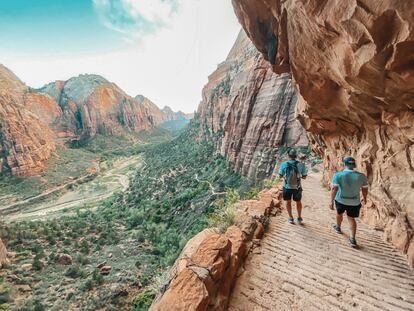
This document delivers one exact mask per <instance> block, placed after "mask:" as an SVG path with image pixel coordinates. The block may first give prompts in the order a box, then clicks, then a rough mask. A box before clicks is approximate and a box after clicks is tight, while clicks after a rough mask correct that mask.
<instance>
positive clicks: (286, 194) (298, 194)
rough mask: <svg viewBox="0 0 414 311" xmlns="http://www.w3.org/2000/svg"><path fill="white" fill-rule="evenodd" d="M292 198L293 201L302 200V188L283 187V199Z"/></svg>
mask: <svg viewBox="0 0 414 311" xmlns="http://www.w3.org/2000/svg"><path fill="white" fill-rule="evenodd" d="M292 199H293V201H295V202H298V201H301V200H302V188H299V189H286V188H285V187H283V200H285V201H290V200H292Z"/></svg>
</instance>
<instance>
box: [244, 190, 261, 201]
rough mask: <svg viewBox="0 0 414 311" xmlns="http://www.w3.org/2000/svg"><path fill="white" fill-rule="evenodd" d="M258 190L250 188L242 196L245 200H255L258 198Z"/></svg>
mask: <svg viewBox="0 0 414 311" xmlns="http://www.w3.org/2000/svg"><path fill="white" fill-rule="evenodd" d="M259 192H260V189H259V188H252V189H250V191H249V192H247V193H246V194H245V195H244V199H245V200H256V199H257V198H258V197H259Z"/></svg>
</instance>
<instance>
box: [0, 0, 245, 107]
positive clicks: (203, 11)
mask: <svg viewBox="0 0 414 311" xmlns="http://www.w3.org/2000/svg"><path fill="white" fill-rule="evenodd" d="M239 29H240V26H239V24H238V22H237V19H236V18H235V16H234V12H233V9H232V7H231V1H230V0H0V42H1V44H0V63H2V64H3V65H5V66H6V67H8V68H10V69H11V70H12V71H14V72H15V73H16V74H17V76H19V77H20V78H21V79H22V81H23V82H25V83H26V84H27V85H29V86H32V87H40V86H42V85H44V84H46V83H48V82H50V81H54V80H66V79H68V78H70V77H72V76H76V75H79V74H83V73H94V74H100V75H103V76H104V77H105V78H107V79H108V80H110V81H112V82H115V83H116V84H118V85H119V86H120V87H121V88H123V89H124V90H125V91H126V92H127V93H128V94H130V95H132V96H135V95H137V94H143V95H145V96H147V97H149V98H150V99H152V100H153V101H154V102H155V103H156V104H157V105H159V106H164V105H169V106H171V107H172V108H174V109H175V110H178V109H181V110H184V111H193V110H194V109H195V108H196V107H197V105H198V103H199V101H200V100H201V90H202V87H203V85H204V84H205V83H206V82H207V77H208V75H209V74H210V73H212V72H213V71H214V69H215V68H216V65H217V64H218V63H220V62H221V61H223V60H224V59H225V57H226V55H227V53H228V51H229V50H230V48H231V46H232V44H233V43H234V40H235V38H236V36H237V33H238V31H239Z"/></svg>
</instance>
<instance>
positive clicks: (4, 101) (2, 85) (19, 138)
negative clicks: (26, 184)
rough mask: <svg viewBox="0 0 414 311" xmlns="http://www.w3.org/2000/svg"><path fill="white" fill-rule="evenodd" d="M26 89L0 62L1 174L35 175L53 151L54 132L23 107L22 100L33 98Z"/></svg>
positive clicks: (43, 166) (23, 102)
mask: <svg viewBox="0 0 414 311" xmlns="http://www.w3.org/2000/svg"><path fill="white" fill-rule="evenodd" d="M28 92H29V90H28V88H27V87H26V86H25V85H24V84H23V83H22V82H21V81H20V80H19V79H18V78H17V77H16V76H15V75H14V74H13V73H12V72H11V71H9V70H8V69H7V68H5V67H4V66H2V65H0V173H1V172H3V171H11V173H12V174H13V175H16V176H23V175H33V174H37V173H39V172H40V171H42V170H43V169H44V168H45V165H46V161H47V160H48V159H49V158H50V157H51V156H52V155H53V153H54V151H55V142H54V133H53V132H52V131H51V130H50V129H49V127H48V126H47V125H46V124H45V123H43V122H42V121H41V120H39V118H38V117H37V116H35V115H34V114H33V113H32V111H31V110H29V109H27V107H26V106H25V99H27V98H30V100H31V99H33V98H32V96H31V95H30V94H28ZM30 100H29V102H30ZM30 105H31V104H30ZM31 108H33V107H32V106H31ZM44 117H45V118H46V116H44Z"/></svg>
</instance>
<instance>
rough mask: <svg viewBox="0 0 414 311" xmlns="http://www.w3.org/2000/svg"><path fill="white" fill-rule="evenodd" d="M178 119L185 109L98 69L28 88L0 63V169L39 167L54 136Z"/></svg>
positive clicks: (129, 129) (119, 130) (120, 131)
mask: <svg viewBox="0 0 414 311" xmlns="http://www.w3.org/2000/svg"><path fill="white" fill-rule="evenodd" d="M183 119H187V115H186V114H183V113H181V112H178V113H176V112H173V111H172V110H171V109H170V108H168V109H166V108H164V109H162V110H161V109H159V108H158V107H157V106H156V105H155V104H154V103H153V102H151V101H150V100H149V99H147V98H146V97H144V96H142V95H139V96H137V97H136V98H133V97H131V96H129V95H128V94H126V93H125V92H124V91H123V90H122V89H120V88H119V87H118V86H117V85H116V84H114V83H111V82H109V81H108V80H106V79H105V78H103V77H101V76H98V75H92V74H84V75H80V76H78V77H73V78H71V79H69V80H67V81H55V82H52V83H49V84H47V85H45V86H44V87H42V88H39V89H31V88H28V87H27V86H26V85H25V84H24V83H23V82H21V81H20V80H19V78H18V77H16V76H15V75H14V74H13V73H12V72H11V71H10V70H9V69H7V68H6V67H4V66H2V65H0V125H1V126H0V147H1V148H0V172H4V171H10V172H11V173H12V174H13V175H33V174H37V173H39V172H40V171H42V170H43V169H44V168H45V165H46V164H45V163H46V161H47V160H48V159H49V158H50V157H51V156H52V155H53V154H54V151H55V148H56V143H57V142H58V141H59V140H58V138H60V139H63V141H65V140H66V139H80V138H81V137H89V138H91V137H94V136H95V135H97V134H101V135H129V134H130V133H133V132H139V131H142V130H150V129H152V128H154V127H157V126H159V125H160V124H162V123H164V122H167V121H173V120H183Z"/></svg>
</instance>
